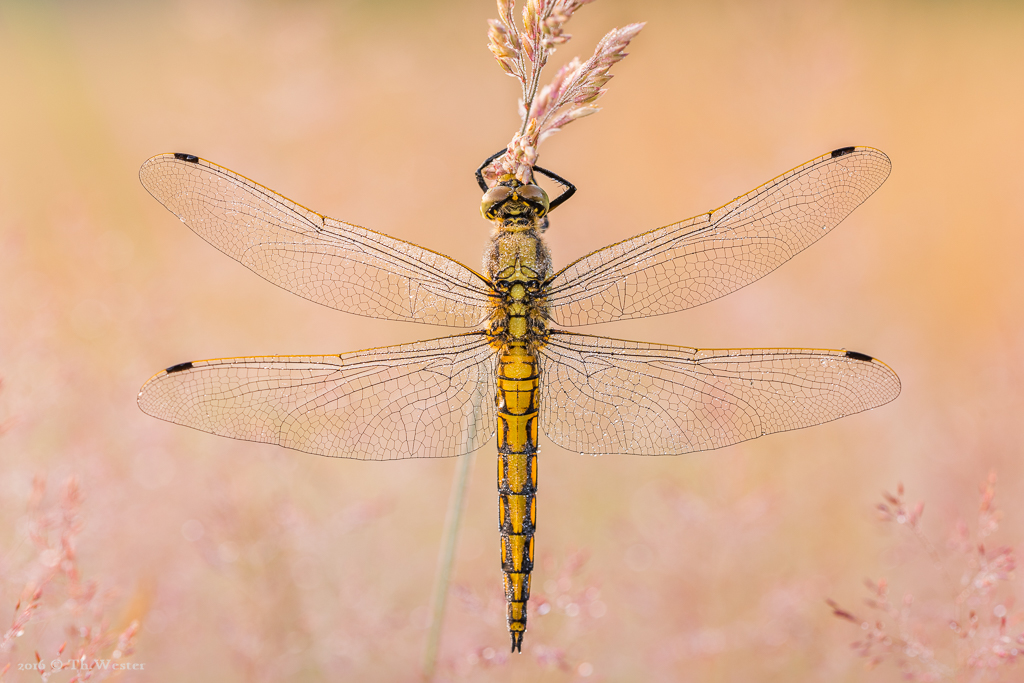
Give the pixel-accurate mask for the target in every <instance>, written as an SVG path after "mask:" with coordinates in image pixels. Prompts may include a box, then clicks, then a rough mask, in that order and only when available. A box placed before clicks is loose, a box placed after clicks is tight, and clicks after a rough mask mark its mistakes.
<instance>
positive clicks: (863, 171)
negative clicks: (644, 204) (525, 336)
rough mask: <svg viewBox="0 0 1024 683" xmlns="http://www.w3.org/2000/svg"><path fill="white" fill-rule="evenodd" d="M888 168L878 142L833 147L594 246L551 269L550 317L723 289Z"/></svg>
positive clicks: (783, 256)
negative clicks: (686, 215)
mask: <svg viewBox="0 0 1024 683" xmlns="http://www.w3.org/2000/svg"><path fill="white" fill-rule="evenodd" d="M889 169H890V163H889V158H888V157H887V156H886V155H885V154H883V153H882V152H880V151H878V150H877V149H872V148H870V147H856V148H854V147H847V148H843V149H838V150H835V151H834V152H831V153H829V154H826V155H824V156H821V157H818V158H817V159H814V160H812V161H809V162H808V163H806V164H804V165H803V166H800V167H799V168H795V169H793V170H792V171H789V172H788V173H785V174H783V175H781V176H779V177H778V178H775V179H774V180H771V181H769V182H767V183H765V184H764V185H762V186H761V187H759V188H757V189H755V190H753V191H751V192H750V193H748V194H745V195H743V196H742V197H737V198H736V199H734V200H733V201H731V202H729V203H728V204H726V205H725V206H723V207H721V208H720V209H716V210H715V211H711V212H708V213H706V214H702V215H700V216H695V217H693V218H691V219H689V220H686V221H683V222H681V223H676V224H674V225H669V226H667V227H664V228H659V229H657V230H652V231H650V232H645V233H643V234H641V235H637V236H636V237H633V238H631V239H628V240H625V241H623V242H619V243H617V244H613V245H611V246H609V247H605V248H604V249H601V250H599V251H595V252H593V253H592V254H590V255H588V256H584V257H583V258H581V259H579V260H578V261H576V262H574V263H572V264H570V265H569V266H568V267H566V268H565V269H563V270H562V271H560V272H559V273H557V274H556V275H555V276H554V277H553V278H552V281H551V285H550V288H549V294H548V304H549V306H550V315H551V318H552V320H554V321H555V322H557V323H559V324H562V325H568V326H576V325H590V324H593V323H602V322H608V321H611V320H624V319H628V318H639V317H648V316H653V315H662V314H664V313H673V312H675V311H681V310H683V309H686V308H692V307H694V306H699V305H700V304H703V303H707V302H708V301H712V300H714V299H717V298H718V297H721V296H725V295H726V294H728V293H730V292H733V291H735V290H737V289H739V288H740V287H744V286H746V285H748V284H750V283H751V282H754V281H755V280H758V279H759V278H761V277H764V276H765V275H767V274H768V273H770V272H772V271H773V270H775V269H776V268H778V267H779V266H780V265H782V264H783V263H785V262H786V261H788V260H789V259H790V258H792V257H793V256H795V255H796V254H798V253H799V252H801V251H803V250H804V249H806V248H807V247H808V246H810V245H811V244H813V243H814V242H816V241H817V240H819V239H820V238H821V237H822V236H824V235H825V234H827V233H828V232H829V231H830V230H831V229H832V228H834V227H835V226H837V225H838V224H839V223H840V221H842V220H843V219H844V218H846V217H847V216H848V215H849V214H850V212H851V211H853V210H854V209H855V208H857V206H859V205H860V204H861V203H862V202H863V201H864V200H865V199H867V198H868V197H869V196H870V195H871V193H872V192H874V191H875V190H877V189H878V187H879V186H880V185H881V184H882V182H883V181H885V179H886V178H887V177H888V175H889Z"/></svg>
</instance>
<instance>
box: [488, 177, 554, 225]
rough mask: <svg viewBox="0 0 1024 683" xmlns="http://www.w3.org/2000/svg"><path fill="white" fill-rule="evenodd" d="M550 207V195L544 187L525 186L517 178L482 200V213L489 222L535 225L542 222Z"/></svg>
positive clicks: (499, 185)
mask: <svg viewBox="0 0 1024 683" xmlns="http://www.w3.org/2000/svg"><path fill="white" fill-rule="evenodd" d="M550 207H551V202H550V200H549V199H548V193H547V192H545V191H544V189H543V188H542V187H540V186H539V185H534V184H532V183H529V184H526V185H524V184H523V183H521V182H519V181H518V180H517V179H516V178H510V179H508V180H503V181H501V182H500V183H499V184H497V185H495V186H494V187H492V188H491V189H489V190H487V192H486V193H484V196H483V199H481V200H480V213H482V214H483V216H484V218H486V219H487V220H489V221H503V220H505V219H523V220H526V221H529V222H531V223H533V222H534V221H541V220H542V219H543V218H544V216H545V215H547V212H548V209H549V208H550ZM542 222H543V223H546V222H547V221H542Z"/></svg>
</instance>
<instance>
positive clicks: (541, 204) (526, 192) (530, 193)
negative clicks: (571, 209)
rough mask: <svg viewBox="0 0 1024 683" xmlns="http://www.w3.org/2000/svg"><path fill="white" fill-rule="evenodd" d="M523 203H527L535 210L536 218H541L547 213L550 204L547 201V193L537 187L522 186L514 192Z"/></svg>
mask: <svg viewBox="0 0 1024 683" xmlns="http://www.w3.org/2000/svg"><path fill="white" fill-rule="evenodd" d="M516 192H517V193H518V194H519V196H520V197H521V198H522V199H523V201H525V202H528V203H530V204H532V205H533V206H534V208H536V209H537V216H538V217H540V216H543V215H544V214H546V213H547V212H548V207H550V206H551V202H550V201H549V200H548V193H547V192H545V191H544V188H542V187H540V186H539V185H523V186H522V187H520V188H519V189H517V190H516Z"/></svg>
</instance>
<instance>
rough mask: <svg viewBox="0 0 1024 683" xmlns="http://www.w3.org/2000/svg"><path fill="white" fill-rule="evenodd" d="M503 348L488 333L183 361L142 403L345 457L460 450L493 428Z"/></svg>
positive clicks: (208, 424)
mask: <svg viewBox="0 0 1024 683" xmlns="http://www.w3.org/2000/svg"><path fill="white" fill-rule="evenodd" d="M494 378H495V354H494V351H493V350H492V349H491V348H490V346H489V345H488V343H487V339H486V338H485V337H484V335H483V334H481V333H468V334H463V335H456V336H453V337H444V338H442V339H432V340H430V341H421V342H416V343H415V344H405V345H402V346H389V347H383V348H379V349H369V350H367V351H357V352H355V353H346V354H342V355H340V356H265V357H261V358H225V359H221V360H206V361H197V362H194V363H182V364H181V365H176V366H173V367H170V368H168V369H167V370H165V371H163V372H161V373H159V374H157V375H156V376H154V377H153V378H151V379H150V380H149V381H148V382H146V384H145V385H144V386H143V387H142V390H141V391H140V392H139V407H140V408H142V410H143V411H144V412H146V413H148V414H150V415H152V416H153V417H158V418H160V419H162V420H167V421H169V422H174V423H176V424H181V425H185V426H187V427H192V428H194V429H198V430H201V431H204V432H210V433H211V434H218V435H220V436H227V437H231V438H234V439H244V440H246V441H259V442H261V443H274V444H278V445H280V446H285V447H286V448H294V449H295V450H299V451H306V452H309V453H316V454H317V455H326V456H332V457H339V458H356V459H358V460H396V459H399V458H442V457H447V456H453V455H462V454H464V453H468V452H470V451H472V450H475V449H477V448H479V447H480V446H482V445H483V444H484V443H486V442H487V440H488V439H489V438H490V437H491V435H492V434H493V433H494V425H495V417H494V411H495V408H494V397H495V395H496V389H495V379H494Z"/></svg>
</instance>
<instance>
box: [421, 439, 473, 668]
mask: <svg viewBox="0 0 1024 683" xmlns="http://www.w3.org/2000/svg"><path fill="white" fill-rule="evenodd" d="M468 431H469V440H468V441H467V443H473V442H474V441H475V440H476V424H475V423H473V424H471V425H470V426H469V430H468ZM472 464H473V454H472V453H466V454H464V455H462V457H460V458H459V459H458V464H457V465H456V467H455V479H454V480H453V481H452V492H451V495H450V496H449V498H448V512H447V514H446V515H445V521H444V534H443V535H442V537H441V552H440V554H439V555H438V556H437V578H436V579H435V580H434V595H433V600H432V603H433V604H432V606H431V609H430V632H429V633H428V634H427V650H426V653H425V654H424V656H423V679H424V680H425V681H431V680H433V678H434V669H435V667H436V665H437V651H438V647H439V646H440V643H441V627H442V626H443V624H444V608H445V603H446V602H447V600H448V580H449V578H450V577H451V573H452V563H453V562H454V560H455V543H456V541H457V540H458V537H459V522H460V521H461V520H462V503H463V501H464V500H465V497H466V482H467V481H469V469H470V466H471V465H472Z"/></svg>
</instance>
